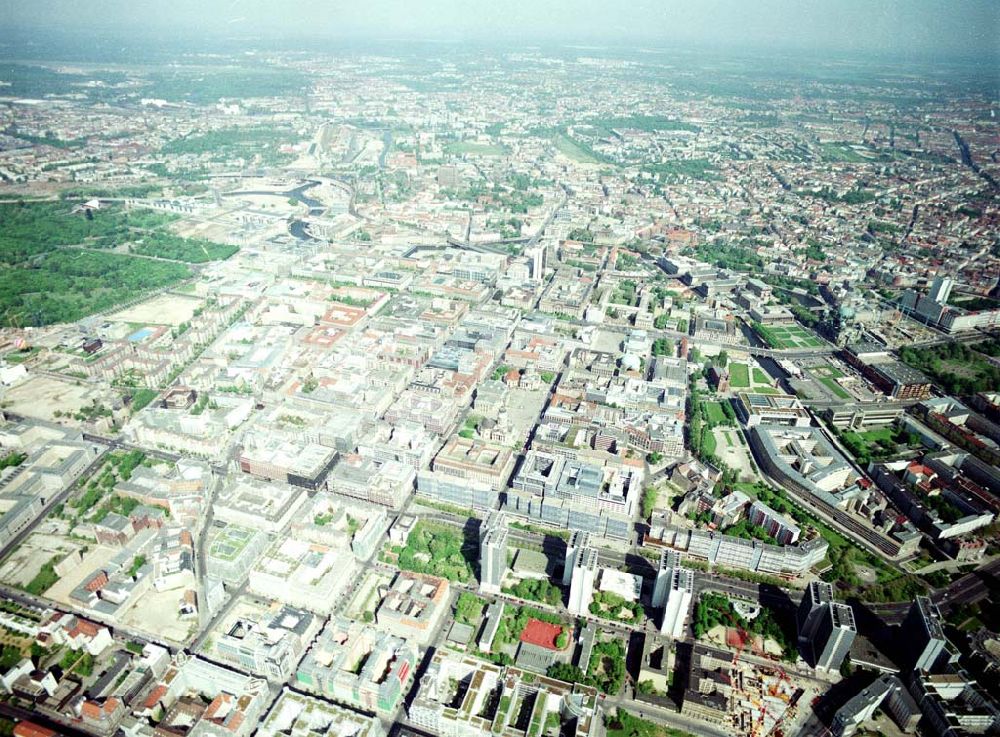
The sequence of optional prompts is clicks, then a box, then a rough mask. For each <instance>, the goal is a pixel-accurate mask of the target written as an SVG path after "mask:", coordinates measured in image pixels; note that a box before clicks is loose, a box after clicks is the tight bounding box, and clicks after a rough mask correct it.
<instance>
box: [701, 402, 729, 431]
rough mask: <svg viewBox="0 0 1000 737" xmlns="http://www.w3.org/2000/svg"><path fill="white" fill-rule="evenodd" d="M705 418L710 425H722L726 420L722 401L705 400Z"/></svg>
mask: <svg viewBox="0 0 1000 737" xmlns="http://www.w3.org/2000/svg"><path fill="white" fill-rule="evenodd" d="M702 406H703V407H704V408H705V418H706V419H707V420H708V424H710V425H713V426H714V425H722V424H724V423H725V422H726V413H725V412H723V411H722V403H721V402H705V403H704V404H703V405H702Z"/></svg>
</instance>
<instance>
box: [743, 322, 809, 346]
mask: <svg viewBox="0 0 1000 737" xmlns="http://www.w3.org/2000/svg"><path fill="white" fill-rule="evenodd" d="M757 332H758V333H759V334H760V336H761V337H762V338H763V339H764V341H765V342H766V343H767V344H768V345H769V346H771V347H772V348H777V349H778V350H787V349H794V348H816V347H818V346H821V345H823V341H821V340H819V339H818V338H817V337H816V336H815V335H813V334H812V333H811V332H810V331H809V330H806V329H805V328H804V327H802V326H801V325H776V326H772V327H765V326H760V327H759V328H758V330H757Z"/></svg>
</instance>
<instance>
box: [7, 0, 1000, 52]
mask: <svg viewBox="0 0 1000 737" xmlns="http://www.w3.org/2000/svg"><path fill="white" fill-rule="evenodd" d="M0 25H7V26H8V28H10V27H14V28H25V29H27V28H32V27H34V28H50V29H54V30H62V31H70V32H73V33H92V32H120V31H129V30H134V31H143V32H153V33H156V32H160V31H162V32H166V33H176V32H183V33H193V34H201V35H228V36H238V35H257V36H260V35H264V36H271V37H275V38H277V37H292V38H294V37H296V36H302V37H311V38H323V37H328V38H331V39H353V40H361V39H371V40H379V41H382V40H386V39H394V38H398V39H409V40H438V41H476V42H484V41H501V42H519V41H520V42H524V43H527V44H532V43H538V42H543V41H560V42H564V43H573V42H576V43H589V44H601V45H622V44H625V45H628V44H633V43H635V44H671V43H675V44H690V45H700V46H717V47H720V48H722V47H744V48H752V49H761V48H763V49H767V48H775V49H783V50H784V49H788V50H795V49H813V50H821V51H833V52H836V51H840V52H852V51H858V52H860V51H864V52H882V53H884V54H890V55H891V54H896V53H898V54H901V55H914V54H920V55H930V56H934V55H954V54H961V55H977V54H984V55H987V56H991V57H992V56H1000V0H352V1H351V2H346V1H345V0H88V1H87V2H81V1H80V0H0Z"/></svg>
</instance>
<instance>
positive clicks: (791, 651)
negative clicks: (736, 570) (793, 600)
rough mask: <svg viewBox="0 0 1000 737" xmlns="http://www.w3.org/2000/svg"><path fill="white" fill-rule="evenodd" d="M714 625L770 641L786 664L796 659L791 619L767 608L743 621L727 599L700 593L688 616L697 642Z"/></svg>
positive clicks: (794, 635)
mask: <svg viewBox="0 0 1000 737" xmlns="http://www.w3.org/2000/svg"><path fill="white" fill-rule="evenodd" d="M717 625H722V626H724V627H735V628H736V629H738V630H741V631H745V632H748V633H751V634H755V635H760V636H761V637H762V638H764V639H765V640H772V641H774V642H775V644H777V645H778V647H780V648H781V652H782V655H783V656H784V658H785V659H786V660H791V661H793V662H794V660H795V659H796V657H797V653H796V649H795V637H796V634H795V622H794V619H793V618H791V617H787V618H782V617H779V616H777V615H776V614H775V613H774V612H773V611H772V610H771V609H768V608H767V607H763V606H762V607H761V608H760V612H759V613H758V614H757V616H755V617H753V618H749V617H743V616H742V615H740V614H739V613H738V612H737V611H736V608H735V607H734V606H733V603H732V602H731V601H730V600H729V599H728V598H727V597H725V596H723V595H722V594H715V593H704V594H702V595H701V597H700V598H699V599H698V602H697V604H695V607H694V614H693V616H692V626H693V627H694V636H695V637H696V638H699V639H701V638H702V637H704V636H705V635H706V634H707V633H708V631H709V630H710V629H712V628H713V627H715V626H717Z"/></svg>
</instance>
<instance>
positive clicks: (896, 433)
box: [839, 425, 921, 466]
mask: <svg viewBox="0 0 1000 737" xmlns="http://www.w3.org/2000/svg"><path fill="white" fill-rule="evenodd" d="M839 435H840V440H841V442H843V443H844V445H845V446H846V447H847V449H848V450H849V451H851V455H853V456H854V458H855V459H856V460H857V462H858V463H859V464H860V465H862V466H867V465H868V464H869V463H870V462H871V461H885V460H888V459H890V458H893V457H895V456H898V455H900V454H901V453H905V452H907V451H909V450H910V449H912V448H919V447H920V446H921V443H920V437H919V436H918V435H917V434H916V433H912V432H909V431H908V430H906V429H905V428H903V427H902V426H896V425H890V426H888V427H878V428H875V429H873V430H865V431H864V432H855V431H853V430H845V431H843V432H841V433H840V434H839Z"/></svg>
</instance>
